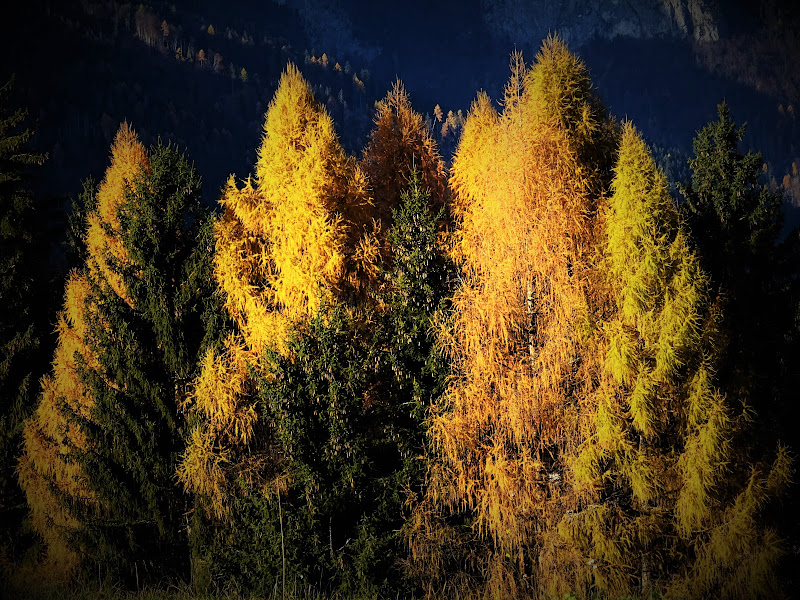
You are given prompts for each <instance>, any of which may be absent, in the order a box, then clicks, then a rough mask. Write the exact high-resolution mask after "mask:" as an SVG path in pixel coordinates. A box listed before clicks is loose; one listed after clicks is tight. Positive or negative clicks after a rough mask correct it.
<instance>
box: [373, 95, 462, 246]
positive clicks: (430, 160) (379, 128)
mask: <svg viewBox="0 0 800 600" xmlns="http://www.w3.org/2000/svg"><path fill="white" fill-rule="evenodd" d="M361 166H362V168H363V169H364V171H365V172H366V174H367V178H368V179H369V182H370V186H371V187H372V191H373V196H374V201H375V208H376V213H377V218H378V219H380V221H381V224H382V225H383V229H384V231H386V230H388V228H389V227H390V225H391V219H392V210H393V209H394V208H396V207H397V206H398V204H399V202H400V194H401V193H402V192H403V190H405V189H406V188H407V187H408V182H409V178H410V177H411V171H412V168H416V170H417V173H418V176H419V179H420V185H421V186H422V188H423V189H427V190H428V191H429V192H430V202H431V206H432V208H433V210H434V211H438V210H439V209H440V208H442V207H443V206H444V204H445V200H446V194H447V179H446V176H445V170H444V163H443V162H442V159H441V157H440V156H439V151H438V149H437V147H436V142H435V141H434V139H433V138H432V137H431V134H430V132H429V131H428V129H427V127H425V123H424V121H423V119H422V115H420V114H419V113H418V112H416V111H415V110H414V109H413V108H412V106H411V100H410V98H409V95H408V92H407V91H406V89H405V87H404V86H403V84H402V83H401V82H400V80H397V81H395V83H394V85H393V86H392V89H391V90H390V91H389V92H388V93H387V94H386V97H384V98H383V99H382V100H381V101H380V102H378V103H377V104H376V106H375V129H373V131H372V133H371V134H370V139H369V142H368V143H367V147H366V148H365V150H364V157H363V159H362V160H361Z"/></svg>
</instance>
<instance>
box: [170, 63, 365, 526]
mask: <svg viewBox="0 0 800 600" xmlns="http://www.w3.org/2000/svg"><path fill="white" fill-rule="evenodd" d="M220 203H221V205H222V208H223V213H222V215H221V217H220V219H219V220H218V221H217V223H216V226H215V237H216V242H215V254H214V277H215V279H216V281H217V283H218V285H219V288H220V290H221V292H222V294H223V296H224V298H225V308H226V310H227V311H228V314H229V315H230V316H231V318H232V320H233V322H234V324H235V332H234V333H232V334H231V335H230V336H229V337H228V338H227V339H226V340H225V343H224V345H223V347H222V348H220V349H219V350H216V351H215V350H210V351H209V352H208V354H207V355H206V357H205V359H204V361H203V364H202V368H201V373H200V375H199V377H198V378H197V380H196V381H195V383H194V389H193V393H192V398H191V401H190V402H189V404H188V405H187V407H186V408H187V410H191V411H192V412H193V413H194V415H195V416H196V417H197V419H196V423H197V424H196V428H195V429H194V431H193V432H192V434H191V437H190V440H189V443H188V445H187V448H186V450H185V452H184V455H183V459H182V463H181V465H180V467H179V471H178V477H179V479H180V481H181V482H182V483H183V485H184V486H185V487H186V489H188V490H191V491H193V492H195V493H198V494H200V495H201V496H203V497H205V498H207V499H208V500H209V507H210V508H209V510H210V512H211V513H213V514H214V515H216V517H218V518H222V519H224V518H225V517H226V515H227V511H226V506H227V505H226V502H225V497H226V495H228V494H230V493H236V492H235V490H234V488H233V484H234V483H235V482H236V481H237V480H239V479H242V478H243V479H244V480H246V481H247V482H248V483H249V484H250V485H251V486H253V487H254V488H255V489H261V490H262V491H267V490H270V489H273V488H274V487H275V482H276V481H279V480H280V467H281V460H280V457H279V456H276V455H275V452H274V451H273V450H272V449H271V447H270V436H269V432H268V431H267V425H266V424H264V423H261V422H260V421H259V419H258V415H257V413H256V409H255V402H256V387H255V386H256V382H255V381H253V379H252V376H251V372H250V369H252V368H255V369H263V368H264V365H263V362H262V361H263V360H264V357H265V353H266V351H268V350H269V351H275V352H278V353H285V352H286V341H287V340H288V337H289V335H290V332H291V331H292V329H295V328H302V327H303V325H304V323H306V322H307V321H308V319H310V318H311V317H312V316H313V315H314V314H315V313H316V312H317V310H318V309H319V306H320V303H321V302H325V301H330V300H334V299H336V298H351V299H352V298H360V297H363V295H364V291H365V288H366V287H367V285H368V283H369V281H370V279H374V278H375V277H376V276H377V264H378V251H379V248H378V239H379V236H378V231H377V230H376V227H375V224H374V221H373V216H374V214H373V212H374V211H373V207H372V205H371V199H370V197H369V194H368V186H367V181H366V177H365V175H364V173H363V171H362V170H361V168H360V167H359V166H358V164H357V163H356V161H355V159H354V158H353V157H350V156H348V155H347V154H346V153H345V152H344V150H343V149H342V147H341V145H340V143H339V140H338V137H337V135H336V132H335V131H334V127H333V121H332V120H331V118H330V117H329V116H328V114H327V113H326V112H325V111H324V109H323V108H322V107H321V106H320V105H319V104H318V103H317V102H316V100H315V99H314V96H313V93H312V91H311V88H310V87H309V85H308V83H307V82H306V81H305V80H304V79H303V77H302V75H301V74H300V72H299V71H298V70H297V68H296V67H295V66H294V65H292V64H289V66H288V67H287V69H286V72H285V73H284V74H283V76H282V77H281V81H280V84H279V86H278V89H277V91H276V93H275V97H274V98H273V100H272V102H271V103H270V105H269V108H268V110H267V114H266V120H265V124H264V136H263V139H262V143H261V147H260V148H259V151H258V161H257V163H256V175H255V177H254V178H248V179H247V180H245V181H244V182H243V183H242V184H241V185H238V184H237V183H236V181H235V179H234V178H233V177H231V178H230V179H229V180H228V183H227V185H226V187H225V188H224V190H223V194H222V198H221V200H220Z"/></svg>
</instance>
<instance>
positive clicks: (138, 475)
mask: <svg viewBox="0 0 800 600" xmlns="http://www.w3.org/2000/svg"><path fill="white" fill-rule="evenodd" d="M200 189H201V188H200V178H199V176H198V175H197V173H196V172H195V171H194V168H193V167H192V166H191V165H190V164H189V163H188V161H187V160H186V158H185V157H184V156H183V155H181V154H180V153H179V152H178V151H177V150H176V149H175V148H173V147H171V146H165V145H159V146H158V147H156V148H155V149H154V150H153V151H152V153H151V155H150V156H149V165H148V169H147V170H142V171H140V172H139V173H138V174H137V175H136V176H134V178H133V179H132V181H131V182H130V185H129V186H128V187H127V188H126V189H125V192H124V201H123V202H122V203H121V205H120V206H119V207H118V209H117V214H118V217H119V231H120V237H121V241H122V248H123V250H124V256H125V262H124V263H121V262H119V261H114V262H112V261H113V260H114V259H113V258H112V257H107V258H106V260H107V261H108V265H109V267H110V269H111V270H112V271H113V272H115V273H119V275H120V281H121V283H122V284H123V286H124V289H125V291H126V297H125V298H123V297H120V296H119V295H118V294H117V292H116V291H115V290H114V289H113V288H112V287H111V286H109V285H108V282H107V280H106V279H105V278H103V277H102V276H99V274H94V275H91V276H90V278H89V283H90V286H91V309H90V314H91V321H90V324H89V330H88V341H89V345H90V348H91V350H92V352H93V353H94V355H95V357H96V361H95V362H94V364H92V365H88V364H87V365H84V366H82V367H81V377H82V380H83V381H84V384H85V385H86V387H87V392H88V393H89V395H91V397H92V399H93V401H94V403H93V406H92V411H91V414H90V416H89V418H87V419H79V421H78V422H79V423H80V426H81V429H82V431H83V432H84V434H85V436H86V441H87V444H86V449H85V450H83V451H81V452H79V453H78V456H77V460H78V463H79V464H80V466H81V468H82V471H83V473H84V475H85V477H86V479H87V481H88V482H89V485H91V487H92V489H93V490H94V492H95V494H96V496H97V498H98V501H99V502H100V503H101V504H102V506H103V510H102V511H101V512H93V511H87V512H86V513H84V514H83V515H81V516H79V520H80V521H81V524H82V528H81V538H82V541H81V547H82V548H85V552H87V553H88V554H89V555H90V556H91V557H92V558H93V559H94V560H95V561H97V562H99V563H100V564H101V566H103V567H105V568H106V569H107V570H109V571H111V572H112V573H115V574H116V577H118V578H120V577H121V578H122V579H123V581H124V580H126V579H127V581H128V582H130V583H133V581H134V580H137V583H139V584H140V585H141V584H144V583H146V582H148V581H158V580H160V579H161V578H162V577H165V576H167V577H170V576H171V577H175V576H184V575H186V574H188V541H187V540H186V539H185V528H186V525H185V522H184V514H185V512H186V505H185V500H184V496H183V493H182V491H181V490H180V488H179V487H178V486H177V485H176V483H175V481H174V473H175V469H176V468H177V459H178V455H179V452H180V450H181V449H182V446H183V436H184V435H185V432H184V425H183V422H182V421H183V419H182V417H181V415H182V413H181V412H180V411H179V407H180V405H181V404H182V403H183V402H184V401H185V400H186V395H187V386H188V384H189V382H190V380H191V379H192V378H193V376H194V371H195V365H196V364H197V362H198V358H199V352H200V350H201V348H202V347H203V346H204V337H205V335H206V333H207V332H208V330H209V324H208V321H209V320H211V321H213V320H214V319H215V318H216V317H215V316H214V315H211V314H208V313H209V311H210V310H211V309H212V307H213V303H212V301H211V297H212V294H213V288H212V287H211V286H212V279H211V277H210V275H211V256H210V253H209V252H208V250H209V247H210V235H211V229H210V227H208V226H207V224H206V222H207V221H208V218H207V215H206V214H205V213H204V211H203V210H202V208H201V200H200Z"/></svg>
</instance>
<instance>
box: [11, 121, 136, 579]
mask: <svg viewBox="0 0 800 600" xmlns="http://www.w3.org/2000/svg"><path fill="white" fill-rule="evenodd" d="M147 165H148V161H147V154H146V152H145V149H144V147H143V146H142V145H141V143H140V142H139V140H138V139H137V137H136V135H135V134H134V133H133V131H132V130H131V129H130V128H129V127H128V126H127V125H123V126H122V127H121V128H120V130H119V132H118V133H117V136H116V138H115V140H114V144H113V145H112V147H111V164H110V166H109V167H108V169H107V170H106V173H105V177H104V178H103V181H102V183H101V184H100V186H99V187H98V189H97V197H96V198H95V199H94V200H92V202H91V209H90V210H88V211H87V213H86V228H85V231H86V233H85V240H86V263H85V264H84V265H81V267H80V268H78V269H75V270H73V271H72V272H71V273H70V274H69V276H68V279H67V283H66V286H65V294H64V296H65V298H64V308H63V310H62V311H61V313H60V314H59V316H58V322H57V327H56V329H57V331H58V345H57V347H56V350H55V355H54V357H53V365H52V366H53V370H52V373H51V374H49V375H46V376H45V377H43V378H42V382H41V394H40V397H39V402H38V405H37V406H36V410H35V412H34V414H33V415H32V416H31V417H29V418H28V419H27V420H26V421H25V426H24V430H23V436H24V444H23V453H22V456H21V457H20V459H19V464H18V466H17V471H18V475H19V481H20V485H21V487H22V489H23V490H24V491H25V494H26V497H27V501H28V506H29V507H30V511H31V518H32V527H33V529H34V531H35V532H36V533H37V534H39V535H40V536H41V538H42V540H43V543H44V553H43V556H42V558H41V560H40V562H39V563H38V567H37V569H36V574H35V577H37V578H42V579H51V580H55V581H65V580H69V579H70V578H73V577H74V576H75V574H76V572H77V570H78V568H79V567H80V560H81V551H80V548H76V546H75V544H74V543H73V542H74V541H75V536H76V535H77V534H78V532H79V531H80V529H81V523H80V520H79V519H77V518H76V514H75V513H76V511H78V510H80V511H89V510H98V511H99V510H101V507H100V504H99V499H98V497H97V494H96V493H95V491H94V490H93V488H92V486H91V484H90V483H89V481H88V480H87V478H86V474H85V473H84V472H83V469H82V468H81V466H80V464H79V461H78V459H77V454H79V453H81V452H85V451H87V450H89V448H88V447H87V445H88V442H87V436H86V432H85V431H84V430H83V428H82V427H81V424H80V423H79V420H82V421H83V422H85V421H87V420H89V419H91V418H92V409H93V406H94V398H93V397H92V395H91V393H90V389H89V388H88V386H87V384H86V382H85V381H84V378H83V377H82V375H81V373H82V372H83V371H84V370H85V369H87V368H88V369H91V368H93V367H95V366H97V365H98V363H97V360H98V359H97V356H96V354H95V352H94V351H93V349H92V347H91V342H90V339H89V338H90V327H91V325H92V322H91V318H92V315H91V311H92V297H93V296H92V289H91V288H92V284H91V283H90V281H91V280H92V279H94V280H95V281H106V282H107V283H106V285H107V286H111V285H112V284H111V283H110V282H111V281H113V283H114V286H115V287H114V289H115V290H119V291H120V292H121V293H122V294H124V298H125V299H126V300H127V294H126V293H125V290H123V289H121V285H122V282H121V279H120V275H119V274H118V273H117V272H114V271H111V270H110V269H109V265H108V259H110V257H111V256H113V257H115V258H116V260H117V261H119V262H120V263H121V264H126V262H127V261H125V258H126V257H125V250H124V246H123V244H122V241H121V240H120V239H119V219H118V215H117V212H118V209H119V207H120V206H121V204H122V203H123V201H124V193H125V187H126V186H127V185H129V184H130V182H131V181H133V178H134V177H135V176H136V175H137V174H138V173H139V172H140V171H143V170H146V169H147ZM98 325H99V324H98Z"/></svg>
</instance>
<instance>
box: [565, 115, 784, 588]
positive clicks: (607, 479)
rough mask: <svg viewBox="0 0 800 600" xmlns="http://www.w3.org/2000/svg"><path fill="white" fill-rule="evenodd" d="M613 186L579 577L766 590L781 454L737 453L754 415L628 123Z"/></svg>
mask: <svg viewBox="0 0 800 600" xmlns="http://www.w3.org/2000/svg"><path fill="white" fill-rule="evenodd" d="M612 191H613V193H612V195H611V196H610V198H609V199H608V204H607V206H606V207H605V210H604V212H603V218H602V220H601V221H602V225H601V226H602V229H603V234H602V235H601V236H599V239H598V246H599V247H600V249H601V253H602V259H601V261H600V262H599V264H598V267H599V272H600V273H602V274H604V275H605V276H606V285H607V287H606V290H607V292H608V294H609V296H610V302H609V305H608V306H609V312H608V313H607V314H606V315H605V316H604V317H603V319H602V322H601V323H600V324H599V325H600V326H599V327H598V329H597V334H598V348H599V355H600V356H601V357H602V360H601V362H600V363H599V364H598V375H597V379H598V382H599V383H598V386H597V389H596V391H595V392H594V393H593V394H589V395H587V396H586V397H585V398H584V399H583V401H582V402H581V429H582V432H583V433H582V437H583V438H584V442H583V443H582V445H581V447H580V448H579V449H578V452H577V454H576V455H575V457H574V459H573V460H571V461H570V468H571V471H572V474H573V481H574V485H575V488H576V491H577V493H578V495H579V497H580V503H579V509H578V510H576V511H574V512H572V513H570V514H568V515H565V516H564V518H563V520H562V523H561V525H560V528H559V530H560V532H561V533H562V535H564V537H565V538H566V539H569V540H572V541H573V542H574V543H576V544H577V545H578V546H579V547H580V549H581V552H582V554H583V556H584V558H585V560H584V561H582V564H583V569H584V571H585V575H586V581H587V582H590V583H591V587H593V588H595V589H596V590H603V591H604V592H605V593H607V594H608V595H610V596H611V597H620V596H626V595H631V594H635V593H642V594H647V593H650V592H651V591H652V590H653V589H658V590H659V592H660V593H662V594H663V593H666V595H667V596H668V597H676V598H683V597H706V596H707V595H708V594H710V593H712V592H714V593H716V594H717V595H718V597H723V598H746V597H752V598H756V597H763V596H764V595H765V594H771V593H773V592H774V591H775V581H774V568H775V564H776V561H777V559H778V557H779V556H780V549H779V542H778V538H777V535H776V533H775V532H774V531H770V530H764V531H762V530H761V529H760V528H759V526H758V522H759V511H760V510H761V509H762V507H763V506H764V504H765V502H766V501H767V500H768V499H769V498H770V497H771V496H774V495H775V494H776V493H777V492H779V491H780V489H781V488H782V487H784V486H785V485H786V483H787V480H788V474H789V461H788V456H787V454H786V452H785V450H783V449H779V450H778V455H777V458H776V459H775V461H774V462H773V464H772V465H771V466H764V465H761V466H757V467H754V468H753V467H745V466H744V465H747V464H749V463H750V462H751V458H750V457H749V456H748V453H747V448H746V447H744V446H742V445H741V444H739V443H737V435H736V433H737V429H741V428H742V427H745V426H747V420H748V419H747V417H746V415H736V414H735V413H734V410H733V408H732V406H731V403H730V402H728V401H727V400H726V398H725V396H724V394H723V393H721V392H720V391H719V390H718V389H716V388H715V387H714V384H713V380H714V375H715V363H716V361H717V360H718V357H719V350H720V341H721V340H720V335H719V333H718V331H717V327H718V325H719V317H720V315H719V314H718V313H719V309H718V307H717V304H716V303H714V302H713V301H712V298H711V296H710V293H709V292H710V289H709V287H710V286H709V280H708V277H707V275H706V274H705V273H704V272H703V271H702V269H701V268H700V266H699V258H698V256H697V254H696V253H695V251H694V250H693V249H692V246H691V243H690V240H689V239H688V236H687V234H686V230H685V227H684V226H683V224H682V223H681V222H680V220H679V218H678V213H677V210H676V209H675V206H674V204H673V201H672V198H671V197H670V195H669V191H668V185H667V181H666V178H665V177H664V175H663V174H662V173H661V172H660V171H659V170H658V169H657V168H656V165H655V163H654V161H653V159H652V157H651V156H650V153H649V151H648V149H647V147H646V145H645V144H644V142H643V141H642V139H641V137H640V136H639V134H638V132H637V131H636V130H635V128H634V127H633V125H631V124H630V123H626V124H625V125H624V127H623V132H622V137H621V142H620V147H619V154H618V158H617V165H616V169H615V176H614V180H613V182H612ZM743 484H744V485H743ZM585 591H588V588H587V589H586V590H585Z"/></svg>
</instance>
